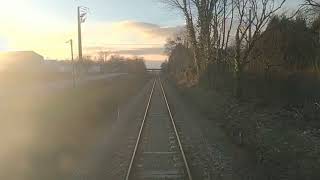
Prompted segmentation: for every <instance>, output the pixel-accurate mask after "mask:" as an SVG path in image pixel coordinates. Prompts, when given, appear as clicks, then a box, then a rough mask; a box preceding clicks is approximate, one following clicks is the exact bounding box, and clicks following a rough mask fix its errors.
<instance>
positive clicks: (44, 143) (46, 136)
mask: <svg viewBox="0 0 320 180" xmlns="http://www.w3.org/2000/svg"><path fill="white" fill-rule="evenodd" d="M147 80H148V76H146V75H133V74H131V75H130V76H129V75H128V76H121V77H117V78H116V79H113V80H98V81H92V82H89V83H87V84H84V85H81V86H78V87H77V88H75V89H72V88H70V89H65V90H62V91H60V92H55V93H50V94H49V93H41V94H32V93H23V92H21V93H20V94H19V95H16V96H14V97H9V96H5V97H1V98H2V100H1V101H2V102H6V104H4V103H2V104H1V107H0V111H1V112H0V113H1V120H0V121H1V124H2V125H1V127H0V137H1V142H2V144H1V145H0V146H2V147H1V148H0V159H2V161H1V162H0V167H1V171H2V172H1V173H0V174H1V175H2V176H1V177H10V178H11V179H12V177H14V178H15V179H48V178H47V177H50V178H51V179H62V178H63V177H64V176H67V175H69V174H70V173H74V172H72V170H73V169H74V167H75V166H76V165H79V163H80V161H81V160H82V159H83V158H84V157H85V155H86V153H88V152H89V151H90V147H91V145H92V144H94V141H95V140H96V139H97V136H99V133H101V132H103V131H106V130H108V127H110V125H111V124H112V123H113V122H114V121H115V120H116V119H117V108H118V106H121V105H122V104H124V103H125V102H126V101H127V99H128V98H129V97H131V96H134V95H135V94H136V93H137V92H138V91H139V90H140V89H141V88H142V87H143V86H144V84H145V83H146V81H147Z"/></svg>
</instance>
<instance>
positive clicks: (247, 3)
mask: <svg viewBox="0 0 320 180" xmlns="http://www.w3.org/2000/svg"><path fill="white" fill-rule="evenodd" d="M285 1H286V0H281V2H280V4H279V5H276V4H275V0H235V8H236V12H237V18H238V25H237V27H236V34H235V57H234V58H235V63H236V75H237V84H236V96H237V97H240V96H241V95H242V87H241V86H242V79H243V72H244V68H245V66H246V65H247V64H248V63H249V62H250V59H249V55H250V53H251V52H252V50H253V48H254V47H255V44H256V42H257V40H258V39H259V38H260V37H261V36H260V35H261V32H262V31H263V30H264V28H265V26H266V25H267V24H268V22H269V21H270V19H271V18H272V16H273V15H274V13H275V12H277V11H278V10H279V9H280V8H281V7H282V6H283V4H284V3H285Z"/></svg>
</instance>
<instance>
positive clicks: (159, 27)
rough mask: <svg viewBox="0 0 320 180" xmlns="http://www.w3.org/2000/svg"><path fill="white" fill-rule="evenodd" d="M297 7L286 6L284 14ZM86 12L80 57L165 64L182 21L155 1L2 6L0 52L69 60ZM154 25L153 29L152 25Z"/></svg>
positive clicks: (12, 0)
mask: <svg viewBox="0 0 320 180" xmlns="http://www.w3.org/2000/svg"><path fill="white" fill-rule="evenodd" d="M297 2H298V1H290V2H287V7H288V8H293V7H295V6H296V4H297ZM79 5H81V6H86V7H89V8H90V12H89V14H88V17H87V20H86V22H85V23H84V24H82V35H83V40H82V41H83V54H84V55H93V54H95V53H96V52H98V51H104V50H107V51H111V52H114V53H116V54H119V55H124V56H142V57H144V58H145V59H146V60H157V61H159V60H165V59H166V58H167V57H166V56H165V55H164V54H163V45H164V43H165V41H166V39H167V38H168V37H171V36H173V35H174V34H176V33H178V32H179V31H180V30H181V27H182V26H183V25H184V19H183V17H182V16H181V15H180V14H179V13H178V12H175V11H172V10H168V9H167V8H166V7H165V5H163V4H162V3H160V1H158V0H135V1H130V2H124V1H117V0H110V1H108V2H106V1H103V0H55V1H50V0H5V1H4V2H3V3H2V6H1V7H0V23H1V24H2V25H3V26H2V27H4V28H1V29H0V51H8V50H19V51H22V50H30V51H35V52H37V53H39V54H41V55H42V56H44V57H45V59H61V60H64V59H70V47H69V45H68V44H66V43H65V42H66V41H67V40H69V39H71V38H72V39H73V40H74V53H75V56H77V55H78V50H77V49H78V48H77V19H76V18H77V15H76V14H77V13H76V10H77V6H79ZM151 22H152V23H151Z"/></svg>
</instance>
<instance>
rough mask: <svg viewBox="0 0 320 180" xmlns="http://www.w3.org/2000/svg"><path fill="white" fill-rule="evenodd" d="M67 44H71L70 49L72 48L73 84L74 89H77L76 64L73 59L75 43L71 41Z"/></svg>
mask: <svg viewBox="0 0 320 180" xmlns="http://www.w3.org/2000/svg"><path fill="white" fill-rule="evenodd" d="M66 43H70V48H71V63H72V84H73V88H75V87H76V72H75V64H74V58H73V41H72V39H70V40H69V41H67V42H66Z"/></svg>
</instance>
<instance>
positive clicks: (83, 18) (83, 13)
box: [77, 6, 89, 69]
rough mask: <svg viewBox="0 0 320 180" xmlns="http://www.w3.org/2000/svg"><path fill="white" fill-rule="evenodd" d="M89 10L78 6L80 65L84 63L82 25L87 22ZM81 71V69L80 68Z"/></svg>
mask: <svg viewBox="0 0 320 180" xmlns="http://www.w3.org/2000/svg"><path fill="white" fill-rule="evenodd" d="M88 10H89V8H87V7H84V6H78V8H77V11H78V12H77V18H78V51H79V62H80V65H82V63H83V59H82V36H81V24H82V23H84V22H85V21H86V15H87V12H88ZM80 69H81V68H80Z"/></svg>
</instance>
